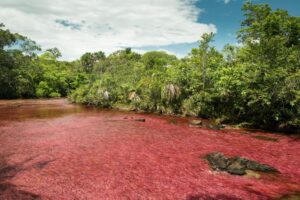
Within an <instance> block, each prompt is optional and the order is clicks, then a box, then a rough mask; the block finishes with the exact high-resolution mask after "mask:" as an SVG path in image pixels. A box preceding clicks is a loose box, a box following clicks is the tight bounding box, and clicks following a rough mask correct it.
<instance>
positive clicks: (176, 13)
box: [0, 0, 300, 60]
mask: <svg viewBox="0 0 300 200" xmlns="http://www.w3.org/2000/svg"><path fill="white" fill-rule="evenodd" d="M253 1H255V2H257V3H270V4H271V5H272V6H273V7H274V8H283V9H286V10H288V11H289V12H290V13H291V14H293V15H300V3H299V0H276V1H275V0H253ZM242 3H243V0H126V1H125V0H68V1H66V0H65V1H64V0H0V22H3V23H4V24H5V25H6V26H7V28H9V29H10V30H11V31H13V32H18V33H21V34H23V35H26V36H28V37H30V38H31V39H33V40H35V41H36V42H37V43H38V44H40V45H41V46H42V48H43V49H47V48H51V47H58V48H59V49H60V50H61V51H62V54H63V59H66V60H72V59H77V58H79V57H80V55H82V54H83V53H85V52H93V51H99V50H102V51H104V52H106V53H111V52H112V51H115V50H117V49H120V48H125V47H132V48H133V49H135V50H137V51H140V52H144V51H148V50H166V51H168V52H171V53H174V54H176V55H178V56H184V55H186V54H187V53H188V52H189V51H190V49H191V48H192V47H195V46H196V45H197V40H198V39H199V38H200V36H201V35H202V34H203V33H206V32H214V33H216V34H217V35H216V38H215V43H214V44H215V45H216V46H217V48H219V49H221V48H222V46H223V45H224V44H226V43H236V40H235V33H236V31H237V30H238V28H239V24H240V21H241V20H242V19H243V16H242V13H241V11H240V8H241V5H242Z"/></svg>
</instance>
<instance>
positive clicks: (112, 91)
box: [0, 3, 300, 130]
mask: <svg viewBox="0 0 300 200" xmlns="http://www.w3.org/2000/svg"><path fill="white" fill-rule="evenodd" d="M243 11H244V13H245V19H244V21H243V22H242V24H241V29H240V31H239V32H238V33H237V38H238V40H239V42H240V45H238V46H232V45H226V46H225V47H224V49H223V51H221V52H220V51H218V50H217V49H215V48H214V47H213V46H211V44H210V43H211V42H212V41H213V37H214V35H213V34H204V35H203V36H202V38H201V40H200V42H199V47H198V48H195V49H193V50H192V51H191V53H190V54H189V55H188V56H187V57H185V58H183V59H178V58H176V56H174V55H169V54H167V53H165V52H160V51H152V52H148V53H145V54H143V55H141V54H138V53H136V52H134V51H131V49H130V48H127V49H125V50H119V51H117V52H114V53H112V54H110V55H108V56H106V55H105V54H104V53H103V52H101V51H100V52H95V53H85V54H84V55H83V56H82V57H81V58H80V59H79V60H76V61H73V62H65V61H59V60H58V59H59V57H60V56H61V53H60V52H59V50H58V49H57V48H53V49H48V50H46V51H44V53H43V54H41V55H40V54H39V53H38V52H40V51H41V49H40V47H38V46H37V44H36V43H35V42H33V41H31V40H30V39H28V38H26V37H24V36H21V35H19V34H13V33H11V32H10V31H9V30H6V29H5V27H4V25H3V24H1V28H0V70H1V71H0V72H1V73H0V98H33V97H39V98H40V97H47V98H48V97H65V96H68V97H69V99H70V101H72V102H75V103H80V104H87V105H94V106H98V107H103V108H110V107H120V106H127V107H130V108H131V109H135V110H143V111H148V112H157V113H166V114H181V115H192V116H199V117H207V118H214V119H218V120H219V121H224V122H230V123H242V124H243V125H247V126H254V127H261V128H267V129H280V130H299V128H300V17H294V16H290V15H289V14H288V12H286V11H284V10H275V11H274V10H272V9H271V7H270V6H269V5H266V4H261V5H260V4H259V5H258V4H252V3H245V5H244V6H243Z"/></svg>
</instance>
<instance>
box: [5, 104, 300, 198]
mask: <svg viewBox="0 0 300 200" xmlns="http://www.w3.org/2000/svg"><path fill="white" fill-rule="evenodd" d="M138 118H145V119H146V122H139V121H135V119H138ZM253 136H267V137H272V138H276V139H278V141H271V140H270V141H266V140H260V139H258V138H255V137H253ZM212 152H222V153H224V154H225V155H226V156H237V155H238V156H243V157H246V158H248V159H252V160H256V161H258V162H261V163H264V164H268V165H271V166H273V167H275V168H276V169H278V170H279V171H280V174H277V175H266V174H262V175H261V177H260V178H257V177H245V176H233V175H230V174H227V173H225V172H215V171H212V170H211V168H210V166H209V165H208V163H207V161H206V160H205V159H203V157H204V156H205V155H206V154H208V153H212ZM0 155H1V156H4V157H5V158H6V159H7V162H9V164H10V165H18V166H20V163H22V164H21V169H20V170H19V172H18V173H17V174H16V175H15V176H14V177H11V178H10V179H9V180H8V181H9V183H11V184H13V185H15V186H16V187H18V189H21V190H22V191H26V192H29V193H33V194H36V195H39V196H40V199H51V200H52V199H53V200H75V199H78V200H81V199H88V200H98V199H133V200H135V199H172V200H173V199H179V200H180V199H182V200H193V199H221V200H222V199H225V200H226V199H227V200H231V199H232V200H237V199H249V200H256V199H257V200H260V199H262V200H263V199H279V198H280V197H282V196H283V195H288V194H293V193H295V192H299V191H300V140H299V138H297V137H292V136H285V135H281V134H271V133H265V132H262V131H252V132H246V131H245V130H241V129H229V128H227V129H224V130H210V129H205V128H195V127H189V124H188V119H186V118H176V117H167V116H158V115H149V114H137V113H128V112H119V111H103V110H97V109H92V108H84V107H81V106H77V105H72V104H68V103H67V100H65V99H57V100H14V101H0ZM0 192H1V191H0ZM8 196H9V195H8ZM7 198H9V197H7Z"/></svg>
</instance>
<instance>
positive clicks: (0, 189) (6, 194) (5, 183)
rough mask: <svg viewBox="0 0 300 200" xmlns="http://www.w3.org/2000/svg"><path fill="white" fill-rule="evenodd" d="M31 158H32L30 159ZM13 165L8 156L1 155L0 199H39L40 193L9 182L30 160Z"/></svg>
mask: <svg viewBox="0 0 300 200" xmlns="http://www.w3.org/2000/svg"><path fill="white" fill-rule="evenodd" d="M29 160H30V159H29ZM29 160H26V161H24V162H22V163H19V164H16V165H11V164H8V162H7V160H6V158H4V157H3V156H0V199H3V200H19V199H20V200H39V199H41V197H40V196H39V195H36V194H33V193H30V192H27V191H24V190H21V189H19V188H18V187H17V186H16V185H13V184H11V183H9V180H10V179H12V178H13V177H15V176H16V175H17V174H18V173H19V172H20V171H22V170H23V165H24V164H25V163H26V162H28V161H29Z"/></svg>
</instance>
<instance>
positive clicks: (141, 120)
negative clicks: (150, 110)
mask: <svg viewBox="0 0 300 200" xmlns="http://www.w3.org/2000/svg"><path fill="white" fill-rule="evenodd" d="M134 121H137V122H146V119H144V118H139V119H135V120H134Z"/></svg>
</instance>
